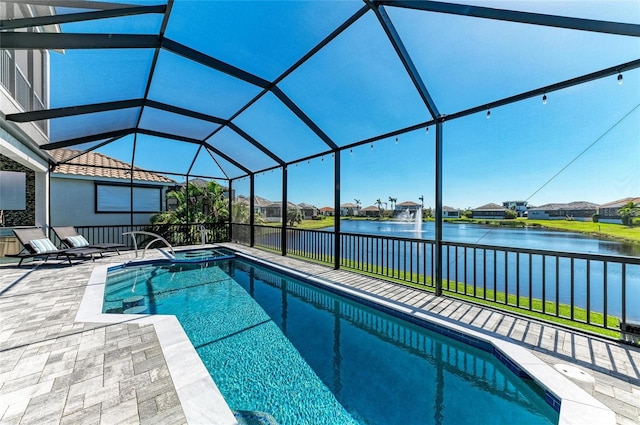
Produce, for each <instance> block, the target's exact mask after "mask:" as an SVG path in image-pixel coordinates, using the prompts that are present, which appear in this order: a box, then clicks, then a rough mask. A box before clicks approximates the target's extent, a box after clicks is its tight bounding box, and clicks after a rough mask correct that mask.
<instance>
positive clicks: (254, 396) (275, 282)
mask: <svg viewBox="0 0 640 425" xmlns="http://www.w3.org/2000/svg"><path fill="white" fill-rule="evenodd" d="M125 299H126V300H130V301H131V300H132V299H135V300H137V301H138V302H139V303H140V304H141V305H139V306H138V307H139V310H140V312H146V313H151V314H173V315H176V316H177V317H178V319H179V321H180V323H181V324H182V326H183V328H184V329H185V332H186V333H187V335H188V337H189V338H190V340H191V341H192V343H193V345H194V347H196V350H197V352H198V354H199V355H200V357H201V358H202V361H203V363H204V364H205V366H206V367H207V369H208V370H209V373H210V374H211V376H212V377H213V380H214V381H215V382H216V385H217V386H218V388H219V389H220V391H221V392H222V394H223V395H224V397H225V399H226V401H227V403H228V404H229V406H230V407H231V408H232V409H234V410H258V411H265V412H268V413H270V414H272V415H273V416H274V417H275V419H276V420H277V421H278V423H279V424H282V425H286V424H296V425H298V424H313V425H316V424H384V425H392V424H437V425H444V424H460V425H464V424H489V423H490V424H510V425H511V424H515V423H517V424H519V425H520V424H557V423H558V413H557V412H556V411H555V410H553V409H552V408H551V407H550V406H549V405H548V404H547V403H546V402H545V401H544V393H543V392H542V391H541V390H540V389H539V388H538V387H537V386H536V385H534V384H533V383H532V381H531V380H529V379H521V378H518V377H517V376H516V375H515V374H514V373H512V372H511V371H510V370H509V369H508V368H507V367H506V366H504V365H503V364H502V363H500V362H499V361H498V360H497V359H496V358H495V357H494V356H493V355H491V354H489V353H488V352H486V351H483V350H481V349H478V348H474V347H472V346H470V345H467V344H464V343H462V342H460V341H457V340H454V339H450V338H447V337H444V336H443V335H440V334H439V333H437V332H433V331H430V330H427V329H425V328H422V327H420V326H417V325H415V324H412V323H409V322H405V321H403V320H401V319H399V318H396V317H394V316H390V315H387V314H385V313H382V312H380V311H377V310H374V309H372V308H370V307H367V306H364V305H362V304H359V303H356V302H355V301H352V300H348V299H346V298H342V297H340V296H337V295H336V294H332V293H329V292H327V291H324V290H321V289H319V288H317V287H315V286H312V285H309V284H306V283H304V282H301V281H299V280H297V279H293V278H291V277H289V276H285V275H283V274H280V273H278V272H275V271H273V270H270V269H266V268H263V267H261V266H258V265H256V264H253V263H250V262H247V261H245V260H241V259H231V260H229V259H227V260H218V261H215V262H205V263H174V264H159V265H145V266H140V267H125V268H121V269H118V270H115V271H112V272H110V274H109V276H108V278H107V285H106V290H105V303H104V311H105V312H119V311H122V310H123V300H125Z"/></svg>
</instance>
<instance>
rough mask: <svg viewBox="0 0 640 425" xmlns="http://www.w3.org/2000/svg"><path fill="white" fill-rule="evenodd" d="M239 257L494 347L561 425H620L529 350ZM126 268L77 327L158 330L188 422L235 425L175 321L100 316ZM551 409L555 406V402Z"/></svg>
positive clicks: (90, 298)
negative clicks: (546, 398) (541, 393)
mask: <svg viewBox="0 0 640 425" xmlns="http://www.w3.org/2000/svg"><path fill="white" fill-rule="evenodd" d="M236 254H237V256H238V257H241V258H246V259H249V260H251V261H253V262H255V263H258V264H260V265H262V266H265V267H267V268H270V269H274V270H276V271H279V272H281V273H284V274H287V275H290V276H293V277H296V278H298V279H301V280H303V281H307V282H310V283H312V284H314V285H316V286H319V287H322V288H325V289H329V290H331V291H334V292H337V293H340V294H346V295H347V296H348V297H351V298H356V299H360V300H364V301H365V304H367V303H370V304H375V305H377V306H380V307H382V308H383V310H389V311H390V312H392V314H393V312H395V313H397V314H398V315H400V316H408V317H411V318H414V319H417V320H418V321H420V322H426V323H430V324H431V325H432V326H436V327H440V328H444V329H447V330H449V331H451V332H453V333H458V334H462V335H465V336H467V337H468V338H471V339H475V340H477V341H481V342H483V343H485V344H488V345H490V346H492V347H493V350H494V352H493V354H494V355H496V354H498V355H497V356H496V357H498V359H499V360H501V361H502V362H503V363H505V364H507V365H508V362H509V361H510V362H513V363H514V364H515V365H517V367H518V369H519V370H521V371H523V372H524V373H526V374H527V375H528V377H530V378H531V379H533V380H534V381H535V382H536V383H537V384H538V385H539V386H541V387H542V388H543V389H545V391H546V392H548V393H550V394H551V395H552V396H553V397H555V398H556V399H557V400H560V410H559V420H558V424H559V425H571V424H584V423H598V424H600V425H615V424H616V416H615V413H614V412H613V411H612V410H610V409H609V408H607V407H606V406H605V405H604V404H602V403H601V402H600V401H598V400H596V399H595V398H594V397H593V396H591V395H590V394H588V393H587V392H586V391H584V390H583V389H582V388H580V387H579V386H578V385H576V384H575V383H573V382H571V381H570V380H569V379H567V378H566V377H564V376H563V375H561V374H560V373H559V372H558V371H557V370H555V369H553V368H552V367H551V366H549V365H547V364H546V363H544V362H543V361H542V360H540V359H538V358H537V357H536V356H535V355H534V354H533V353H531V352H530V351H529V350H527V349H526V348H524V347H521V346H519V345H517V344H515V343H513V342H511V341H507V340H505V339H503V338H500V337H497V336H494V335H489V334H487V333H483V332H479V331H477V330H475V329H471V328H469V327H466V326H464V325H463V324H460V323H453V322H452V321H450V320H444V319H443V318H442V317H439V316H438V315H437V314H434V313H430V312H426V311H421V310H419V309H415V308H410V307H407V306H405V305H402V304H401V303H397V302H394V301H391V300H389V299H386V298H384V297H379V296H376V295H374V294H370V293H367V292H364V291H359V290H356V289H353V288H349V287H345V286H344V285H341V284H338V283H336V282H332V281H330V280H327V279H322V278H318V277H315V276H312V275H309V274H306V273H303V272H300V271H297V270H295V269H292V268H289V267H286V266H282V265H279V264H276V263H273V262H270V261H268V260H264V259H261V258H258V257H255V256H252V255H249V254H246V253H242V252H239V251H236ZM157 260H166V258H164V259H163V258H158V259H157ZM145 262H147V263H148V262H149V260H145V261H141V262H140V263H145ZM138 263H139V262H137V261H135V260H134V261H131V262H128V263H127V265H132V264H138ZM123 265H124V263H123V264H110V265H101V266H97V267H96V268H95V269H94V270H93V272H92V274H91V276H90V278H89V283H88V285H87V288H86V290H85V293H84V295H83V298H82V301H81V302H80V307H79V310H78V313H77V315H76V319H75V320H76V322H92V323H122V322H129V323H139V324H152V325H154V328H155V330H156V334H157V336H158V341H159V343H160V346H161V348H162V351H163V354H164V356H165V361H166V363H167V367H168V368H169V372H170V374H171V377H172V379H173V382H174V386H175V388H176V392H177V394H178V398H179V399H180V403H181V405H182V408H183V411H184V414H185V417H186V418H187V422H188V423H216V424H220V425H226V424H237V421H236V419H235V417H234V415H233V412H232V411H231V409H230V408H229V406H228V405H227V403H226V401H225V400H224V397H223V396H222V394H221V393H220V391H219V389H218V387H217V386H216V385H215V382H214V381H213V379H212V378H211V375H209V372H208V371H207V370H206V367H205V366H204V364H203V363H202V360H201V359H200V357H199V356H198V354H197V352H196V350H195V348H194V347H193V345H192V344H191V342H190V341H189V339H188V337H187V335H186V333H185V332H184V330H183V328H182V326H181V325H180V323H179V321H178V319H177V318H176V317H175V316H170V315H155V316H154V315H125V314H107V313H102V304H103V299H104V289H105V281H106V276H107V271H108V270H109V269H117V268H119V267H122V266H123ZM445 334H446V333H445ZM500 355H501V356H503V357H504V358H505V359H507V360H508V361H507V362H505V359H501V358H500ZM550 404H553V402H552V403H550ZM556 410H557V409H556Z"/></svg>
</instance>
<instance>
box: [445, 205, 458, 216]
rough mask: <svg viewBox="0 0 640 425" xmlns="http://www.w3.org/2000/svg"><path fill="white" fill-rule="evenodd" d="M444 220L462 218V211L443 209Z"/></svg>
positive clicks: (449, 208)
mask: <svg viewBox="0 0 640 425" xmlns="http://www.w3.org/2000/svg"><path fill="white" fill-rule="evenodd" d="M442 218H460V210H458V209H455V208H451V207H447V206H446V205H445V206H443V207H442Z"/></svg>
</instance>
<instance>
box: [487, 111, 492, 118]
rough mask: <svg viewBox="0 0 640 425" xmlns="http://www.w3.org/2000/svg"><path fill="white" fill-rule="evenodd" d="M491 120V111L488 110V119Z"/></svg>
mask: <svg viewBox="0 0 640 425" xmlns="http://www.w3.org/2000/svg"><path fill="white" fill-rule="evenodd" d="M489 118H491V109H487V119H489Z"/></svg>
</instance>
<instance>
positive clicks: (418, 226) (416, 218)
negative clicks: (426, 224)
mask: <svg viewBox="0 0 640 425" xmlns="http://www.w3.org/2000/svg"><path fill="white" fill-rule="evenodd" d="M398 218H399V219H400V221H402V222H403V223H407V224H413V231H414V232H420V231H422V208H418V209H417V210H416V211H415V212H413V213H412V212H411V211H410V210H409V209H408V208H407V209H406V210H403V211H402V212H401V213H400V214H399V215H398Z"/></svg>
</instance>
